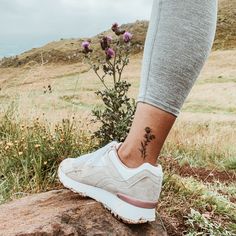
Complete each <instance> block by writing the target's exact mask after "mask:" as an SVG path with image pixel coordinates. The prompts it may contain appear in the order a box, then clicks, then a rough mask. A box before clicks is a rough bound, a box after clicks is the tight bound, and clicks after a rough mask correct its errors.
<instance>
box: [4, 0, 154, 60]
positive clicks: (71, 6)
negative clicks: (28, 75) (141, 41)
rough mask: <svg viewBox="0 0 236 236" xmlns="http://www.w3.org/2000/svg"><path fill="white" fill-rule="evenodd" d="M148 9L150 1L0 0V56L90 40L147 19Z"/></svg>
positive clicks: (149, 11) (150, 4)
mask: <svg viewBox="0 0 236 236" xmlns="http://www.w3.org/2000/svg"><path fill="white" fill-rule="evenodd" d="M151 6H152V0H83V1H82V0H0V57H3V56H13V55H17V54H19V53H21V52H23V51H25V50H29V49H31V48H33V47H40V46H42V45H44V44H46V43H48V42H50V41H53V40H59V39H61V38H79V37H91V36H93V35H96V34H97V33H100V32H102V31H104V30H107V29H108V28H110V26H111V24H112V23H114V22H118V23H119V24H123V23H130V22H134V21H136V20H148V19H149V17H150V14H151Z"/></svg>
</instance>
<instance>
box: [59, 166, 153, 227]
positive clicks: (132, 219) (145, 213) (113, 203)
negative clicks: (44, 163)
mask: <svg viewBox="0 0 236 236" xmlns="http://www.w3.org/2000/svg"><path fill="white" fill-rule="evenodd" d="M58 177H59V180H60V181H61V183H62V184H63V185H64V186H65V187H66V188H69V189H70V190H72V191H73V192H76V193H78V194H80V195H82V196H84V197H90V198H93V199H94V200H96V201H98V202H100V203H102V205H103V206H104V207H105V208H106V209H108V210H109V211H110V212H111V213H112V214H113V215H114V216H115V217H116V218H118V219H121V220H122V221H124V222H125V223H128V224H140V223H146V222H151V221H155V208H154V209H146V208H140V207H136V206H133V205H131V204H129V203H127V202H125V201H123V200H121V199H120V198H118V197H117V196H116V195H114V194H112V193H110V192H108V191H106V190H103V189H101V188H97V187H94V186H90V185H86V184H83V183H79V182H77V181H75V180H73V179H71V178H69V177H68V176H67V175H65V173H63V171H62V170H61V168H60V167H59V169H58Z"/></svg>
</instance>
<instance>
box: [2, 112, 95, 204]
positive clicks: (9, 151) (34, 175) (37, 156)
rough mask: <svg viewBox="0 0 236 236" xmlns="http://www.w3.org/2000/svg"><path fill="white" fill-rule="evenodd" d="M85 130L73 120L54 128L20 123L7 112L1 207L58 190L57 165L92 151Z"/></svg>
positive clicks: (88, 134) (5, 116)
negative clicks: (35, 194)
mask: <svg viewBox="0 0 236 236" xmlns="http://www.w3.org/2000/svg"><path fill="white" fill-rule="evenodd" d="M82 126H83V127H82ZM82 126H80V128H78V126H76V122H75V120H74V119H73V118H72V119H71V120H69V119H64V120H62V121H61V122H60V123H58V124H56V125H54V126H53V127H50V126H49V124H48V123H47V122H46V121H40V120H39V119H36V120H34V121H33V122H32V123H31V124H28V123H20V122H17V121H16V120H14V119H13V114H11V112H7V113H6V114H5V115H4V116H3V117H2V119H1V121H0V203H3V202H5V201H8V200H11V199H14V198H18V197H21V196H24V195H25V194H28V193H35V192H42V191H46V190H49V189H53V188H57V186H58V181H57V167H58V164H59V163H60V162H61V161H62V160H63V159H64V158H66V157H76V156H79V155H81V154H83V153H87V152H89V151H91V150H92V149H93V146H94V144H95V141H94V140H92V139H91V138H90V134H91V133H90V131H89V129H88V127H85V126H84V125H82ZM81 127H82V128H81Z"/></svg>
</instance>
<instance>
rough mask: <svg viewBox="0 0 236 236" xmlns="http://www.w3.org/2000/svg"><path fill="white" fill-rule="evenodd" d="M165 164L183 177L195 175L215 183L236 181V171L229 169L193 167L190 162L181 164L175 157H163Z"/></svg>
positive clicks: (202, 179)
mask: <svg viewBox="0 0 236 236" xmlns="http://www.w3.org/2000/svg"><path fill="white" fill-rule="evenodd" d="M161 160H162V163H163V166H164V167H165V168H167V169H169V170H174V171H175V172H176V174H179V175H180V176H182V177H194V178H196V179H198V180H201V181H203V182H208V183H213V182H215V181H220V182H223V183H229V182H236V173H233V172H229V171H219V170H216V169H212V170H210V169H206V168H204V167H192V166H190V165H189V164H188V163H186V164H184V165H183V166H180V165H179V164H178V163H177V162H176V161H175V160H174V159H173V158H170V157H161Z"/></svg>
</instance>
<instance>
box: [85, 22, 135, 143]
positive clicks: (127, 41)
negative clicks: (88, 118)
mask: <svg viewBox="0 0 236 236" xmlns="http://www.w3.org/2000/svg"><path fill="white" fill-rule="evenodd" d="M111 29H112V31H113V32H114V37H111V36H103V37H102V39H101V41H100V46H101V47H100V48H101V49H100V50H102V51H103V54H102V56H101V57H97V58H96V59H94V57H93V53H94V51H93V50H92V49H91V42H90V41H85V42H83V43H82V47H83V53H84V59H85V61H86V62H87V63H88V64H89V65H90V68H91V69H92V70H93V71H94V73H95V75H96V76H97V77H98V79H99V80H100V81H101V83H102V84H103V87H104V89H103V90H98V91H96V92H95V93H96V95H97V96H98V97H99V98H100V99H101V100H102V102H103V104H104V108H103V109H99V108H95V109H93V110H92V114H93V115H94V117H95V119H94V120H93V121H95V122H99V123H100V124H101V125H100V127H99V129H98V130H97V131H96V132H95V133H94V136H95V137H96V138H98V139H99V140H100V145H104V144H106V143H108V142H110V141H112V140H117V141H123V140H124V139H125V137H126V136H127V133H128V131H129V129H130V126H131V123H132V120H133V116H134V111H135V101H134V99H131V98H129V97H128V95H127V93H128V90H129V88H130V86H131V84H130V83H128V82H127V81H125V80H124V79H123V78H122V74H123V71H124V68H125V67H126V66H127V65H128V64H129V55H130V49H131V40H132V34H131V33H130V32H127V31H125V30H122V29H120V27H119V25H118V24H117V23H114V24H113V25H112V28H111ZM110 80H112V81H113V83H112V85H111V83H110Z"/></svg>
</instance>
